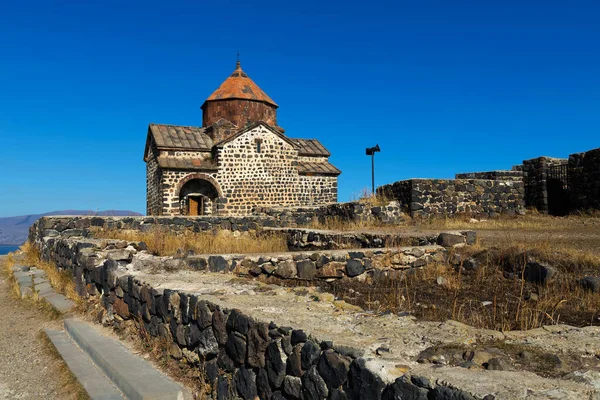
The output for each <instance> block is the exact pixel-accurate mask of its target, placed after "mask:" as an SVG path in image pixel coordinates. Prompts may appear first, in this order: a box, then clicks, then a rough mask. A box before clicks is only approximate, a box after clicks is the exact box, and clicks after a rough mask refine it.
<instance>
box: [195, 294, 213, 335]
mask: <svg viewBox="0 0 600 400" xmlns="http://www.w3.org/2000/svg"><path fill="white" fill-rule="evenodd" d="M195 316H196V321H197V323H198V326H199V327H200V329H202V330H204V329H206V328H208V327H209V326H211V325H212V320H213V316H212V313H211V312H210V309H209V308H208V305H207V304H206V301H204V300H200V301H199V302H198V303H197V304H196V307H195Z"/></svg>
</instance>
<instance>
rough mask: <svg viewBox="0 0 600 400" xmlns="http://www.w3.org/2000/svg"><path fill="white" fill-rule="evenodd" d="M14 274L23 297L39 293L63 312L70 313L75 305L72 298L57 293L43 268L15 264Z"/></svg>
mask: <svg viewBox="0 0 600 400" xmlns="http://www.w3.org/2000/svg"><path fill="white" fill-rule="evenodd" d="M13 274H14V276H15V278H16V279H17V282H18V283H19V287H20V290H21V298H25V297H28V296H33V294H34V293H37V294H38V296H40V297H41V298H42V299H44V300H45V301H47V302H48V303H50V305H51V306H52V307H54V309H56V310H57V311H58V312H60V313H61V314H65V313H68V312H69V311H71V310H72V309H73V308H74V307H75V303H74V302H73V301H72V300H70V299H68V298H66V297H65V296H63V295H62V294H60V293H56V291H55V290H54V288H53V287H52V285H51V284H50V281H48V278H47V276H46V272H44V271H43V270H41V269H37V268H35V267H25V266H22V265H15V266H14V267H13Z"/></svg>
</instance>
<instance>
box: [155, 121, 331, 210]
mask: <svg viewBox="0 0 600 400" xmlns="http://www.w3.org/2000/svg"><path fill="white" fill-rule="evenodd" d="M257 140H259V141H260V142H261V144H260V147H261V151H260V152H258V151H257V144H256V141H257ZM161 157H166V158H168V159H171V160H179V159H181V160H183V159H189V158H193V159H197V160H199V162H203V163H206V164H207V165H209V164H210V161H211V159H212V155H211V153H209V152H180V151H178V152H173V151H170V152H163V153H161ZM301 158H303V159H310V160H311V162H326V161H327V159H326V157H301ZM298 159H299V157H298V152H297V150H296V149H295V148H294V147H293V146H292V145H290V144H289V143H288V142H286V141H285V140H283V139H282V138H280V137H279V136H277V135H275V134H274V133H272V132H271V131H269V130H268V129H266V128H265V127H264V126H257V127H256V128H255V129H253V130H251V131H249V132H246V133H245V134H243V135H241V136H239V137H237V138H236V139H233V140H232V141H230V142H228V143H226V144H225V145H224V146H223V148H221V149H219V150H218V153H217V155H216V161H217V164H216V168H217V171H213V170H204V171H188V170H181V169H166V168H164V169H161V168H159V167H158V164H157V162H156V154H155V153H152V156H151V157H150V158H149V160H148V161H147V167H146V168H147V180H148V181H147V183H148V196H147V200H148V206H147V213H148V215H158V216H161V215H182V213H183V212H182V210H183V209H184V208H185V207H182V203H181V202H180V198H179V195H180V193H179V190H178V186H179V183H180V182H182V180H184V179H186V178H188V177H190V176H192V175H200V176H201V177H200V178H199V179H204V180H208V181H209V182H210V184H211V185H212V186H214V187H215V189H216V190H217V192H219V195H220V196H219V197H218V198H211V199H210V200H211V204H212V208H211V209H210V210H208V211H209V213H210V214H213V215H248V214H250V213H252V211H253V210H254V209H255V208H256V207H264V206H273V205H278V206H284V207H286V206H287V207H294V206H296V207H297V206H299V205H301V204H302V205H304V206H316V205H321V204H331V203H335V202H336V201H337V177H336V176H324V175H312V176H308V175H300V174H299V173H298ZM217 186H218V187H217Z"/></svg>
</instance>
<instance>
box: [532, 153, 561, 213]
mask: <svg viewBox="0 0 600 400" xmlns="http://www.w3.org/2000/svg"><path fill="white" fill-rule="evenodd" d="M567 162H568V160H567V159H564V158H552V157H538V158H533V159H531V160H525V161H523V182H524V183H525V203H526V205H527V207H535V208H537V210H538V211H539V212H542V213H548V186H547V180H548V168H550V167H554V166H558V165H565V164H566V163H567Z"/></svg>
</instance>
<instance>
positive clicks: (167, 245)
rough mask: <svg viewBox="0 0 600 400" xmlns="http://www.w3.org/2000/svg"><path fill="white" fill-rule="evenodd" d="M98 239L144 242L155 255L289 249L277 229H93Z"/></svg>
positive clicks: (271, 251) (262, 251)
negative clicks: (212, 230)
mask: <svg viewBox="0 0 600 400" xmlns="http://www.w3.org/2000/svg"><path fill="white" fill-rule="evenodd" d="M93 235H94V237H95V238H104V239H120V240H126V241H130V242H144V243H146V245H147V246H148V250H150V251H151V252H152V253H153V254H154V255H159V256H173V255H176V254H178V253H183V254H185V253H187V252H188V251H190V250H191V251H193V252H194V253H195V254H231V253H275V252H284V251H287V240H286V238H285V237H284V236H283V235H281V234H278V233H275V232H255V231H251V232H244V233H241V234H237V233H232V232H229V231H216V232H199V233H196V232H190V231H183V232H173V231H169V230H168V229H165V228H161V227H155V228H153V229H152V230H150V231H149V232H140V231H136V230H120V229H109V230H94V231H93Z"/></svg>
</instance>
